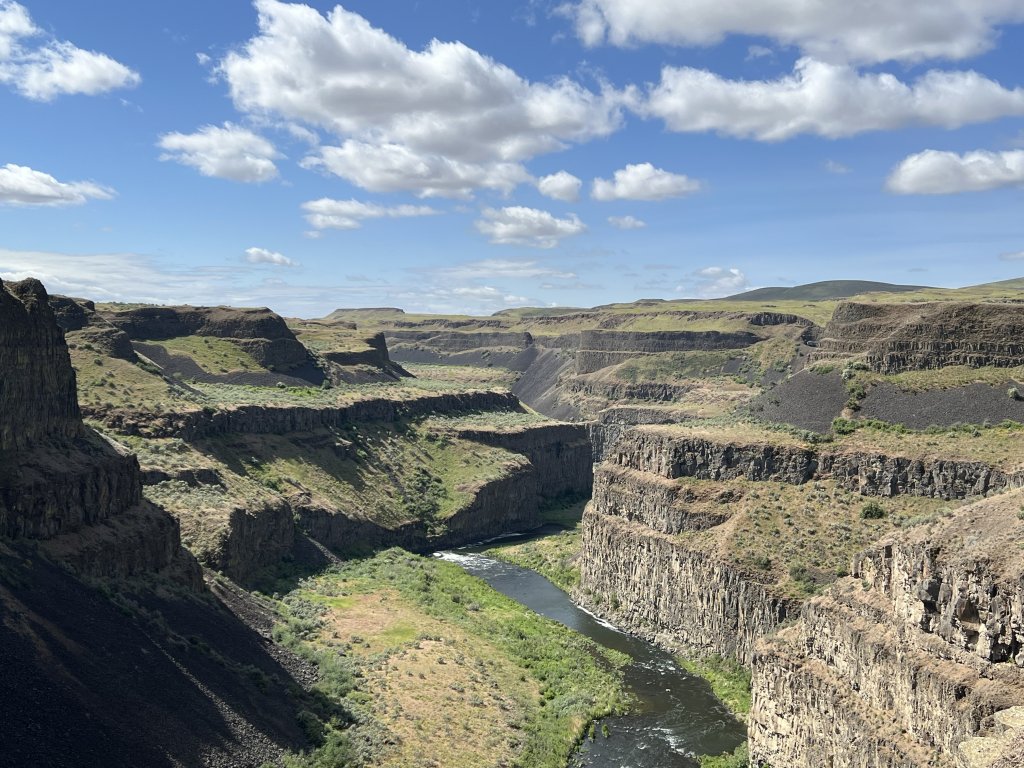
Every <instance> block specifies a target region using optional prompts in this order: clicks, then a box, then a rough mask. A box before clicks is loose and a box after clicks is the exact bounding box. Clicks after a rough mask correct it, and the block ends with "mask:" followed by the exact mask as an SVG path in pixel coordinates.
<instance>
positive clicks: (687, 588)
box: [576, 427, 810, 662]
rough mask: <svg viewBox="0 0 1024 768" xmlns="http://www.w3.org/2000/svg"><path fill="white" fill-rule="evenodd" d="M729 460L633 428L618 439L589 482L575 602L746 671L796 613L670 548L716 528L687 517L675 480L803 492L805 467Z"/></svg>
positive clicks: (789, 459)
mask: <svg viewBox="0 0 1024 768" xmlns="http://www.w3.org/2000/svg"><path fill="white" fill-rule="evenodd" d="M736 455H737V453H736V452H735V451H732V452H728V451H724V450H721V449H720V448H716V447H713V446H712V445H711V444H710V443H708V442H706V441H685V440H678V439H669V438H667V437H665V436H664V435H661V434H659V433H657V431H651V430H647V429H644V428H642V427H641V428H637V429H634V430H631V431H630V432H627V433H626V434H625V435H624V436H623V437H622V438H621V439H620V440H619V441H618V442H617V443H616V445H615V447H614V448H613V449H612V450H611V451H610V452H609V457H608V460H606V461H605V462H604V463H603V464H602V465H600V466H599V467H598V469H597V470H596V472H595V476H594V492H593V497H592V500H591V502H590V504H589V505H588V507H587V512H586V514H585V515H584V518H583V548H582V554H581V558H580V586H579V589H578V591H577V593H576V597H577V599H579V600H580V601H582V602H583V603H584V604H586V605H588V606H590V607H591V608H593V609H594V610H595V611H597V612H600V613H601V614H604V615H607V616H609V617H612V618H613V619H614V620H615V622H616V623H617V624H619V625H620V626H623V627H625V628H627V629H629V630H631V631H633V632H636V633H638V634H641V635H643V636H646V637H649V638H652V639H655V640H658V641H659V642H662V643H663V644H665V645H668V646H670V647H674V648H683V649H685V650H686V651H688V652H691V653H697V654H721V655H724V656H729V657H734V658H737V659H739V660H741V661H744V662H748V661H749V660H750V658H751V656H752V653H753V648H754V644H755V643H756V642H757V640H758V639H759V638H760V637H762V636H763V635H765V634H767V633H769V632H771V631H773V630H774V629H775V628H776V627H778V626H779V624H781V623H782V622H784V621H786V619H787V618H788V617H790V616H791V615H792V613H793V611H794V610H795V609H796V607H797V603H796V602H795V601H793V600H790V599H787V598H785V597H783V596H781V595H776V594H773V593H772V592H771V591H770V590H769V589H768V588H767V587H765V586H764V585H762V584H760V583H758V582H757V580H756V579H754V578H751V577H750V576H748V575H747V574H745V573H744V572H743V571H742V570H740V569H739V568H737V567H735V566H733V565H731V564H729V563H726V562H724V561H723V560H722V559H720V558H718V557H716V556H715V555H714V554H713V553H708V552H707V551H704V550H703V549H701V547H700V546H699V545H695V544H691V543H687V542H684V541H680V540H677V539H675V538H673V535H674V534H678V533H680V532H683V531H701V530H706V529H708V528H711V527H713V526H716V525H718V524H720V523H722V522H723V520H724V517H722V516H717V515H714V514H711V513H708V512H699V513H694V512H691V511H690V509H689V507H688V502H689V501H690V500H691V499H690V497H689V493H690V491H689V489H688V488H687V486H686V485H685V484H682V483H679V482H678V478H679V477H684V476H701V475H706V476H714V475H715V474H716V473H717V476H718V477H722V475H723V473H725V474H729V475H730V476H733V477H742V476H745V474H746V472H747V470H748V468H750V467H754V468H756V474H758V475H759V476H763V479H777V477H778V476H782V477H789V478H792V481H794V482H803V481H804V478H806V477H807V467H808V466H809V465H810V463H809V461H808V460H807V457H806V456H803V455H802V454H800V453H799V452H793V453H788V454H781V455H777V454H775V453H773V452H771V451H769V452H767V453H766V452H764V451H760V450H759V451H757V452H754V451H750V452H749V453H747V454H744V461H743V462H738V461H734V460H733V459H734V458H735V456H736ZM726 456H729V457H730V458H729V460H725V457H726Z"/></svg>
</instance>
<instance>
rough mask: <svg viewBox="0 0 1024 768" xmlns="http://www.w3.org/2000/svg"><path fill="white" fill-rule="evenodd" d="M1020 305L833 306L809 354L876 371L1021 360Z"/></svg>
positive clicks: (1023, 320)
mask: <svg viewBox="0 0 1024 768" xmlns="http://www.w3.org/2000/svg"><path fill="white" fill-rule="evenodd" d="M1022 338H1024V306H1022V305H1020V304H1011V303H1002V304H995V303H992V304H984V303H974V304H972V303H967V302H931V303H915V304H861V303H857V302H843V303H841V304H840V305H839V306H838V307H836V310H835V313H834V314H833V316H832V319H831V320H830V321H829V323H828V325H826V327H825V330H824V332H823V333H822V336H821V338H820V339H819V341H818V350H817V352H816V353H815V354H814V355H813V356H812V358H811V359H812V360H822V359H830V360H831V359H837V358H838V359H843V358H848V357H856V358H859V359H862V360H864V362H866V363H867V364H868V366H869V367H871V369H872V370H875V371H878V372H879V373H899V372H901V371H910V370H921V369H930V368H942V367H944V366H947V365H966V366H971V367H974V368H977V367H980V366H987V365H991V366H997V367H1003V368H1006V367H1014V366H1019V365H1024V341H1022Z"/></svg>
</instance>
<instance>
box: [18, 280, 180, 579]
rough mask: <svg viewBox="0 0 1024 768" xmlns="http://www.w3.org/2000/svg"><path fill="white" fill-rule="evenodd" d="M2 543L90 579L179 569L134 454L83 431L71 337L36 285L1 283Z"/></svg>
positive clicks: (164, 520) (171, 528) (168, 527)
mask: <svg viewBox="0 0 1024 768" xmlns="http://www.w3.org/2000/svg"><path fill="white" fill-rule="evenodd" d="M0 333H2V334H3V336H4V338H3V340H2V342H3V343H2V344H0V376H2V386H0V467H2V469H0V536H2V537H4V538H7V539H13V540H21V539H34V540H37V541H42V542H43V544H42V547H43V549H44V551H48V552H49V553H50V555H51V557H53V558H54V559H56V560H59V561H61V562H64V563H65V564H67V565H69V566H71V567H72V568H74V569H76V570H77V571H79V572H80V573H84V574H88V575H92V576H130V575H135V574H139V573H144V572H152V571H159V570H163V569H167V568H169V567H170V566H172V564H175V565H176V566H178V570H179V571H180V575H182V576H183V578H184V580H185V581H186V582H189V583H191V584H192V585H197V584H198V569H197V568H195V563H194V561H190V559H189V557H188V556H187V555H186V554H185V553H184V551H183V550H182V549H181V547H180V544H179V539H178V526H177V522H176V521H175V520H174V519H173V518H171V517H170V516H169V515H168V514H167V513H166V512H164V511H163V510H161V509H159V508H157V507H154V506H153V505H151V504H149V503H147V502H145V501H143V500H142V492H141V490H142V485H141V476H140V472H139V466H138V462H137V461H136V459H135V456H134V455H132V454H130V453H128V452H127V451H126V450H124V449H123V448H121V447H120V446H118V445H116V444H113V443H111V442H109V441H107V440H106V439H104V438H102V437H101V436H100V435H98V434H96V433H95V432H93V431H92V430H91V429H88V428H87V427H85V425H84V424H83V423H82V420H81V416H80V413H79V409H78V403H77V393H76V387H75V374H74V370H73V369H72V367H71V359H70V357H69V355H68V349H67V346H66V345H65V342H64V334H63V332H62V331H61V328H60V327H59V325H58V323H57V318H56V316H55V315H54V312H53V309H52V308H51V306H50V301H49V297H48V296H47V294H46V290H45V289H44V288H43V286H42V284H40V283H39V282H38V281H36V280H26V281H24V282H22V283H9V284H3V283H0Z"/></svg>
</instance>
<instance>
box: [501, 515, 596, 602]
mask: <svg viewBox="0 0 1024 768" xmlns="http://www.w3.org/2000/svg"><path fill="white" fill-rule="evenodd" d="M585 506H586V502H579V503H577V504H573V505H570V506H566V507H557V508H554V509H551V510H548V511H547V512H546V513H545V516H544V520H543V521H544V522H545V523H555V524H558V525H562V526H565V530H563V531H560V532H559V533H554V534H551V535H550V536H541V537H539V538H536V539H530V540H529V541H523V542H518V543H514V544H499V545H498V546H496V547H492V548H491V549H489V550H487V552H486V553H485V554H487V555H488V556H490V557H494V558H496V559H498V560H504V561H505V562H507V563H513V564H514V565H519V566H522V567H523V568H529V569H530V570H533V571H537V573H539V574H541V575H542V576H544V577H545V578H546V579H547V580H548V581H550V582H551V583H552V584H554V585H555V586H556V587H558V588H559V589H561V590H562V591H564V592H571V591H572V590H573V589H574V588H575V587H576V586H577V585H578V584H579V583H580V569H579V556H580V550H581V549H582V547H583V532H582V531H581V530H580V520H581V518H582V516H583V508H584V507H585Z"/></svg>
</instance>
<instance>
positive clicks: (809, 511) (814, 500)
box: [676, 478, 963, 597]
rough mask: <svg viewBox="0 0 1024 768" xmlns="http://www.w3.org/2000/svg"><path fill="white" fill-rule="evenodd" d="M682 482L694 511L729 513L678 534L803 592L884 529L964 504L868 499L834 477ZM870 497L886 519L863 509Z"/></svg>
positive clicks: (828, 578) (831, 575)
mask: <svg viewBox="0 0 1024 768" xmlns="http://www.w3.org/2000/svg"><path fill="white" fill-rule="evenodd" d="M680 482H682V483H684V484H685V485H686V486H687V487H688V488H690V489H692V491H693V493H694V497H695V498H694V499H693V500H692V501H691V502H688V503H687V505H686V507H687V510H688V511H689V512H690V513H691V514H695V515H700V514H704V513H711V514H721V513H722V512H726V513H728V514H729V515H730V517H729V519H728V520H727V521H726V522H725V523H723V524H722V525H719V526H716V527H713V528H710V529H708V530H705V531H699V532H692V533H683V534H680V535H679V536H677V537H676V538H677V539H678V540H679V541H681V542H685V543H686V544H687V546H688V547H690V548H693V549H697V550H699V551H701V552H706V553H709V554H710V553H717V554H718V555H719V556H720V557H722V558H723V559H724V560H726V561H728V562H731V563H733V564H735V565H736V566H738V567H740V568H741V569H743V570H744V571H746V572H747V573H749V574H751V575H752V576H753V577H754V578H755V579H756V580H759V581H761V582H762V583H764V584H771V585H774V586H775V587H776V588H777V589H779V590H781V591H782V592H784V593H786V594H790V595H793V596H797V597H800V596H806V595H808V594H812V593H814V592H816V591H818V590H819V589H820V588H821V587H822V586H824V585H826V584H828V583H831V582H832V581H834V580H835V579H836V578H838V577H839V576H841V575H845V574H846V573H848V572H849V567H850V562H851V559H852V558H853V556H854V555H855V554H856V553H858V552H860V551H861V550H863V549H864V548H865V547H866V546H868V545H869V544H870V543H871V542H873V541H876V540H877V539H878V538H880V537H881V536H883V535H884V534H886V533H889V532H891V531H894V530H897V529H899V528H903V527H908V526H915V525H919V524H923V523H926V522H928V521H930V520H936V519H939V518H941V517H944V516H946V515H949V514H950V513H951V512H952V510H953V509H955V508H956V507H958V506H961V505H962V504H963V502H949V501H944V500H942V499H931V498H923V497H920V496H907V495H903V496H896V497H892V498H886V499H866V498H865V497H863V496H861V495H860V494H857V493H852V492H850V491H847V490H844V489H842V488H839V487H837V486H836V485H835V484H834V483H832V482H831V481H818V482H814V483H807V484H806V485H789V484H785V483H770V482H751V481H748V480H729V481H726V482H721V481H710V480H692V479H689V478H687V479H684V480H681V481H680ZM724 492H728V501H727V502H725V503H723V501H722V500H721V499H722V494H723V493H724ZM871 501H874V502H875V503H877V504H879V505H881V508H882V510H883V517H881V518H880V519H864V518H863V517H862V512H863V508H864V505H865V504H867V503H870V502H871Z"/></svg>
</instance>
